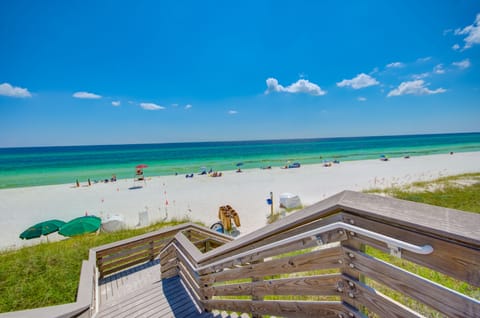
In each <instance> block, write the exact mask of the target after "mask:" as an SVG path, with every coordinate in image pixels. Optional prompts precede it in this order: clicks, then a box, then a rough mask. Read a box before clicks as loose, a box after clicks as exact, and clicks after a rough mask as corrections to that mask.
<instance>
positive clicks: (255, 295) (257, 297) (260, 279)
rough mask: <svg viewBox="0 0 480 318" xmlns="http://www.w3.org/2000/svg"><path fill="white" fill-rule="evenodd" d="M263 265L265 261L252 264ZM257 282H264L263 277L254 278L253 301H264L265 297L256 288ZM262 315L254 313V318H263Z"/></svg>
mask: <svg viewBox="0 0 480 318" xmlns="http://www.w3.org/2000/svg"><path fill="white" fill-rule="evenodd" d="M259 263H263V260H259V261H256V262H252V264H259ZM256 282H263V276H253V277H252V285H253V287H252V301H263V295H259V294H258V292H257V290H256V288H255V283H256ZM261 317H262V315H261V314H258V313H252V318H261Z"/></svg>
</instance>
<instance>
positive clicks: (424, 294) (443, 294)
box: [345, 248, 480, 317]
mask: <svg viewBox="0 0 480 318" xmlns="http://www.w3.org/2000/svg"><path fill="white" fill-rule="evenodd" d="M345 253H346V254H347V253H353V254H354V258H353V260H352V261H351V263H352V264H353V266H354V267H355V270H358V271H360V272H362V273H363V274H365V275H366V276H368V277H370V278H372V279H374V280H376V281H378V282H380V283H381V284H384V285H386V286H388V287H390V288H392V289H394V290H397V291H399V292H401V293H403V294H405V295H408V296H409V297H411V298H414V299H416V300H418V301H420V302H422V303H424V304H426V305H428V306H430V307H432V308H434V309H435V310H437V311H439V312H441V313H443V314H445V315H447V316H448V317H480V302H479V301H477V300H474V299H471V298H469V297H466V296H464V295H462V294H459V293H457V292H455V291H452V290H450V289H448V288H446V287H443V286H441V285H438V284H436V283H434V282H431V281H429V280H427V279H424V278H422V277H420V276H418V275H415V274H413V273H410V272H407V271H405V270H403V269H401V268H399V267H396V266H394V265H392V264H389V263H387V262H384V261H382V260H379V259H376V258H373V257H371V256H369V255H366V254H364V253H360V252H357V251H354V250H351V249H348V248H345Z"/></svg>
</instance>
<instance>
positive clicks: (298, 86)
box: [265, 77, 327, 96]
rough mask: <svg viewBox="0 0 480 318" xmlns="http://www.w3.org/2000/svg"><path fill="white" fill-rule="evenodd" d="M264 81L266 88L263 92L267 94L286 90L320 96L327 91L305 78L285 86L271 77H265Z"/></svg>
mask: <svg viewBox="0 0 480 318" xmlns="http://www.w3.org/2000/svg"><path fill="white" fill-rule="evenodd" d="M266 83H267V90H266V91H265V94H269V93H272V92H286V93H292V94H296V93H305V94H310V95H315V96H321V95H325V94H326V93H327V92H326V91H324V90H322V89H321V88H320V86H318V85H317V84H315V83H312V82H310V81H309V80H306V79H299V80H298V81H296V82H295V83H293V84H291V85H289V86H287V87H284V86H282V85H280V84H279V83H278V80H277V79H276V78H273V77H271V78H267V80H266Z"/></svg>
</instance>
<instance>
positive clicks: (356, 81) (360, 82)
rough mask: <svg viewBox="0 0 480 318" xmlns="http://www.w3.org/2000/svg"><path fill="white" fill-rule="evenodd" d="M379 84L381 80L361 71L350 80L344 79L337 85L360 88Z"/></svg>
mask: <svg viewBox="0 0 480 318" xmlns="http://www.w3.org/2000/svg"><path fill="white" fill-rule="evenodd" d="M378 84H380V82H378V81H377V80H376V79H375V78H373V77H371V76H370V75H367V74H365V73H361V74H358V75H357V76H356V77H354V78H352V79H350V80H347V79H344V80H343V81H341V82H339V83H337V86H338V87H344V86H351V87H352V88H353V89H360V88H364V87H368V86H373V85H378Z"/></svg>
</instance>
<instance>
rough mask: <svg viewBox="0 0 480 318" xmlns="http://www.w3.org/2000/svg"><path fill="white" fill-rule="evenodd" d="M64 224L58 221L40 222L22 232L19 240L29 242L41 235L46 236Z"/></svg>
mask: <svg viewBox="0 0 480 318" xmlns="http://www.w3.org/2000/svg"><path fill="white" fill-rule="evenodd" d="M64 224H65V222H63V221H60V220H48V221H44V222H40V223H38V224H35V225H33V226H31V227H29V228H28V229H26V230H25V231H23V232H22V234H20V238H21V239H23V240H30V239H33V238H37V237H40V236H42V235H48V234H50V233H53V232H56V231H58V229H59V228H60V227H61V226H62V225H64Z"/></svg>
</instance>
